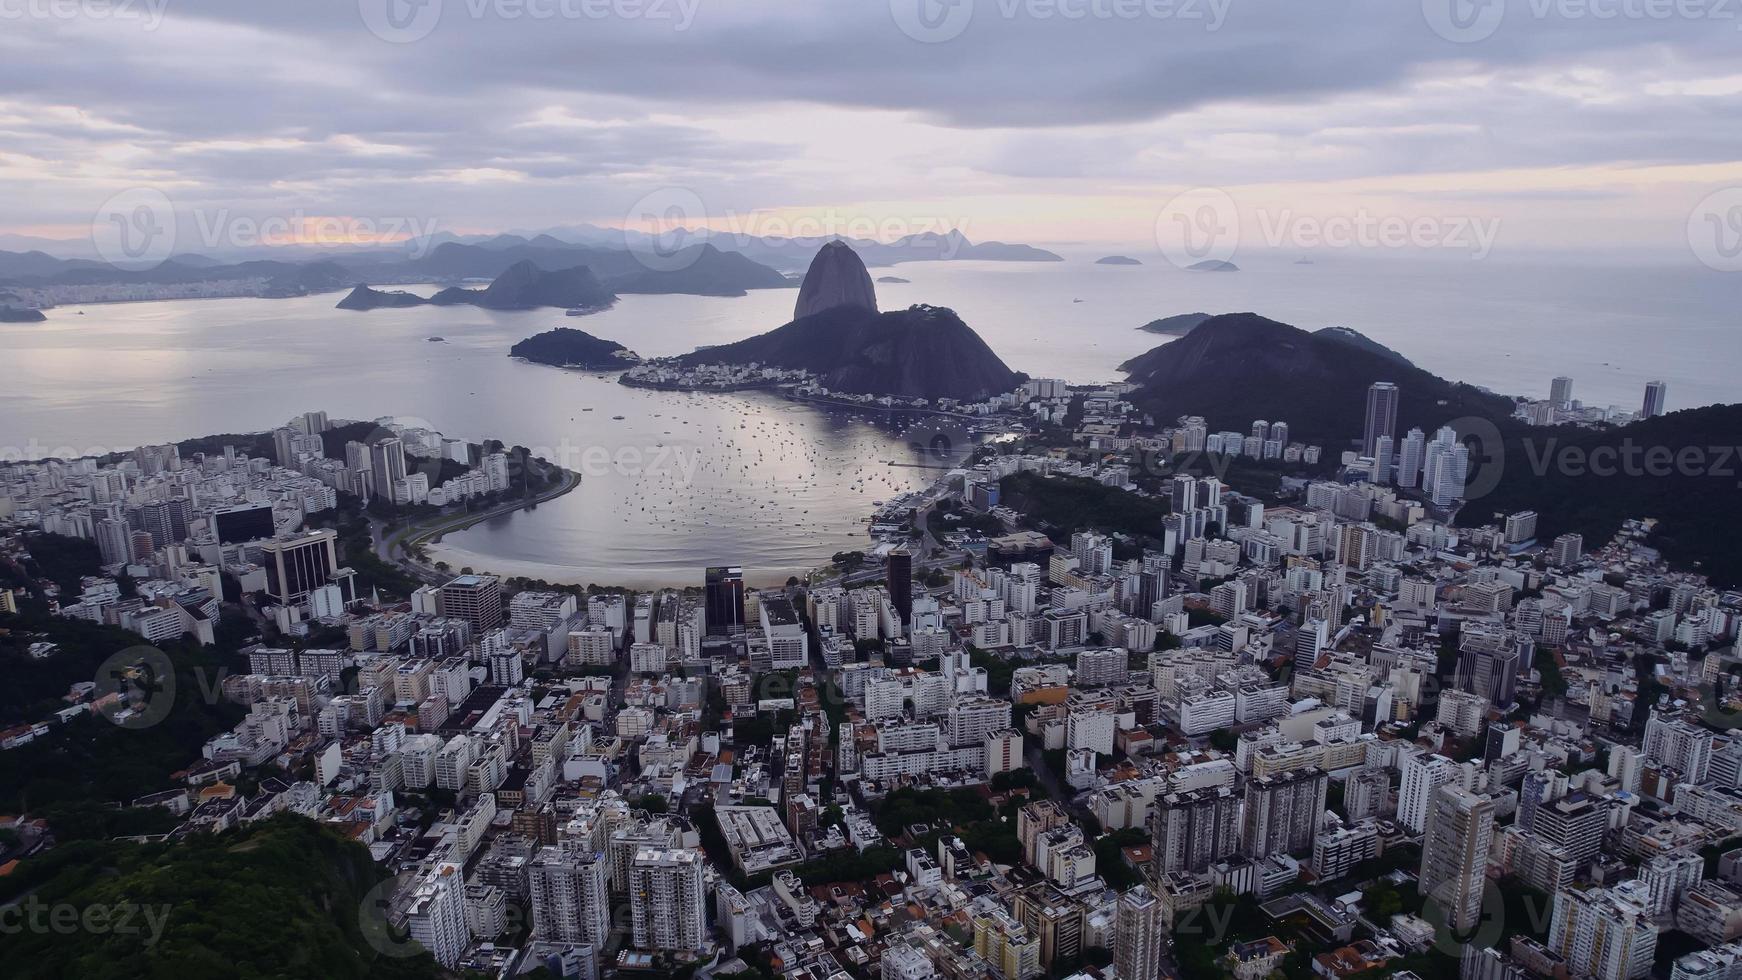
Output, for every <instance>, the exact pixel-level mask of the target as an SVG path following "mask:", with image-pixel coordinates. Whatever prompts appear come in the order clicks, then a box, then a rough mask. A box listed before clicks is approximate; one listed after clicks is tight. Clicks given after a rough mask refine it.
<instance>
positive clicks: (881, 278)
mask: <svg viewBox="0 0 1742 980" xmlns="http://www.w3.org/2000/svg"><path fill="white" fill-rule="evenodd" d="M877 281H878V282H892V283H902V284H904V283H910V282H912V281H913V280H912V279H903V278H901V277H900V276H878V277H877Z"/></svg>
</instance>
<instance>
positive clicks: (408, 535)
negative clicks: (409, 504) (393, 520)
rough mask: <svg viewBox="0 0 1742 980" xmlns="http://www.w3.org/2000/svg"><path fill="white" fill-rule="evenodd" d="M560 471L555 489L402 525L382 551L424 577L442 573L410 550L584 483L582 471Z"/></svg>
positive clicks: (389, 557) (532, 505)
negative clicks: (486, 507)
mask: <svg viewBox="0 0 1742 980" xmlns="http://www.w3.org/2000/svg"><path fill="white" fill-rule="evenodd" d="M559 472H560V473H562V476H563V479H562V483H561V484H559V485H558V486H556V487H554V488H552V489H549V490H546V491H544V492H542V493H540V494H538V495H537V496H534V497H528V498H524V499H521V500H516V501H513V502H511V503H507V504H502V505H500V506H497V507H493V508H491V509H490V510H487V511H481V512H478V513H459V514H452V515H448V516H446V517H443V518H441V519H438V520H437V521H436V522H434V523H432V524H427V525H420V524H412V525H409V526H407V527H403V528H400V529H399V530H398V531H395V532H394V533H392V534H390V535H388V536H386V537H385V538H384V539H383V540H382V543H381V551H383V552H385V554H382V555H381V557H382V558H383V559H385V560H387V561H390V562H393V563H395V564H398V565H401V566H403V567H405V568H408V569H411V570H412V571H413V572H415V573H416V574H418V575H421V576H423V577H425V578H430V577H442V576H444V575H445V573H443V572H441V571H438V570H437V569H436V568H435V566H434V564H433V563H432V564H429V565H426V564H423V563H422V562H419V561H416V560H415V559H413V558H412V557H411V556H410V554H409V552H410V550H411V549H412V548H415V547H420V546H422V545H425V544H430V543H435V542H439V540H440V539H441V538H442V537H445V536H446V535H448V534H450V533H452V532H454V531H464V530H466V529H467V528H470V527H472V526H474V525H477V524H481V523H483V522H484V521H487V520H490V519H492V518H496V517H501V516H503V515H505V514H512V513H514V512H515V511H517V510H525V509H527V508H529V507H534V506H536V505H538V504H542V503H546V502H548V501H552V500H555V499H557V498H558V497H561V496H563V495H565V494H568V493H571V492H573V491H574V489H575V488H576V487H578V486H580V485H581V475H580V474H579V473H574V472H571V471H569V470H559Z"/></svg>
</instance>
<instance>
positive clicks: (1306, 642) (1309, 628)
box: [1294, 618, 1331, 671]
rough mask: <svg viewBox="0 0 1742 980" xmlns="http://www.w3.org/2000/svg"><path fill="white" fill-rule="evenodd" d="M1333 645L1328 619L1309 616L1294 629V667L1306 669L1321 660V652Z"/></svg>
mask: <svg viewBox="0 0 1742 980" xmlns="http://www.w3.org/2000/svg"><path fill="white" fill-rule="evenodd" d="M1330 645H1331V624H1330V622H1329V621H1328V620H1324V619H1314V618H1308V619H1307V620H1306V621H1305V622H1303V623H1301V624H1300V626H1299V627H1298V628H1297V629H1296V630H1295V631H1294V669H1295V670H1297V671H1299V670H1306V669H1309V668H1311V667H1312V666H1313V665H1314V664H1316V663H1318V662H1319V654H1320V653H1321V652H1322V651H1324V649H1325V648H1326V647H1329V646H1330Z"/></svg>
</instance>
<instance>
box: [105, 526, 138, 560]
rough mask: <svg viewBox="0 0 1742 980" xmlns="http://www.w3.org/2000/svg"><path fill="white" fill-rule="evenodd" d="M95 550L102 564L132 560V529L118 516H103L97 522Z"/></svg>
mask: <svg viewBox="0 0 1742 980" xmlns="http://www.w3.org/2000/svg"><path fill="white" fill-rule="evenodd" d="M97 550H98V551H99V552H101V553H102V556H103V564H105V565H124V564H126V563H127V562H130V561H132V560H133V530H132V528H130V527H128V526H127V522H126V521H124V520H122V519H120V518H119V517H105V518H103V519H102V520H100V521H98V522H97Z"/></svg>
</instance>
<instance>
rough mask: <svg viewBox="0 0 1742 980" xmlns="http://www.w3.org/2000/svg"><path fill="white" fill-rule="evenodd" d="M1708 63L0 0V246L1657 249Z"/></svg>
mask: <svg viewBox="0 0 1742 980" xmlns="http://www.w3.org/2000/svg"><path fill="white" fill-rule="evenodd" d="M1739 52H1742V0H1486V2H1485V3H1483V2H1481V0H1477V2H1474V3H1472V2H1471V0H289V2H257V0H241V2H239V0H0V233H8V234H10V235H11V236H13V237H12V238H9V239H4V240H0V247H7V246H6V245H5V241H11V242H14V243H15V242H17V241H20V240H21V239H19V238H18V237H16V236H40V237H43V238H53V239H68V238H79V237H88V236H89V234H90V229H91V226H92V222H93V219H94V218H95V217H96V216H98V215H100V214H102V213H103V209H104V208H105V202H108V201H111V200H112V199H113V198H114V197H115V195H118V194H125V193H134V194H137V193H139V189H142V188H143V189H147V190H149V191H150V192H151V193H153V194H156V193H161V194H163V195H164V196H165V197H167V199H168V200H170V201H172V202H173V206H174V208H175V209H176V213H177V215H178V216H179V218H180V221H179V226H180V227H181V228H182V229H184V230H185V229H187V228H189V227H197V228H199V229H201V231H200V233H201V234H202V235H205V236H206V237H210V236H211V235H212V234H213V232H212V231H211V229H216V228H226V227H231V226H233V225H235V224H236V223H237V222H238V221H241V222H242V223H243V225H244V226H246V223H247V221H248V220H252V221H260V220H264V219H269V218H273V217H278V218H280V219H283V220H285V221H289V222H291V223H292V224H293V225H294V224H295V223H297V222H302V223H305V224H312V223H313V222H314V221H315V219H337V220H340V221H342V222H349V224H344V225H342V227H346V228H351V229H362V230H363V231H364V232H367V231H368V230H369V229H370V228H372V227H381V228H403V227H410V228H413V229H427V228H429V227H432V226H433V227H438V228H439V229H441V230H445V231H452V232H456V233H469V232H484V231H495V230H503V229H527V228H543V227H549V226H553V225H572V224H579V223H593V224H600V225H608V226H619V225H623V224H625V223H628V224H630V225H637V224H646V223H648V222H649V221H650V220H652V219H650V216H654V217H661V216H663V217H665V218H669V216H670V215H672V214H674V213H678V214H681V215H683V217H684V219H685V220H695V221H705V222H707V223H709V224H711V225H713V226H715V227H725V228H730V229H732V230H737V231H744V232H748V233H751V234H780V233H782V232H785V231H788V230H793V231H799V232H809V231H813V230H815V229H817V228H819V227H827V228H829V229H831V230H841V231H858V232H864V231H866V230H867V229H872V230H874V231H875V232H876V233H877V234H879V235H881V236H883V237H889V235H890V234H891V233H897V234H898V233H901V232H907V231H924V230H931V229H934V228H938V227H945V226H949V227H958V228H961V229H963V230H965V231H966V233H967V234H968V235H969V237H971V238H974V239H976V240H978V239H1003V240H1009V241H1030V242H1038V243H1071V242H1094V243H1118V244H1121V245H1128V246H1129V247H1130V248H1132V249H1140V248H1143V247H1145V246H1147V247H1148V248H1149V249H1154V248H1155V247H1156V246H1155V240H1156V234H1157V232H1156V228H1157V224H1158V218H1160V219H1165V218H1166V217H1168V216H1169V209H1170V208H1172V207H1175V205H1174V204H1173V202H1175V201H1177V200H1179V197H1178V196H1179V195H1181V194H1185V193H1195V194H1200V195H1201V194H1202V193H1203V189H1206V188H1208V189H1214V192H1215V194H1216V195H1217V196H1216V197H1215V198H1214V199H1215V200H1217V201H1224V200H1226V201H1232V202H1234V204H1235V206H1236V207H1237V208H1238V212H1239V220H1240V221H1241V222H1242V223H1243V224H1244V225H1245V226H1246V228H1247V229H1248V234H1249V235H1250V234H1252V233H1253V230H1254V229H1261V230H1259V231H1257V234H1258V235H1259V236H1260V237H1261V238H1266V239H1268V238H1279V237H1280V238H1281V239H1282V241H1281V244H1285V245H1291V246H1293V245H1300V244H1302V243H1301V242H1299V241H1296V240H1292V239H1290V238H1289V236H1294V238H1298V237H1299V236H1301V235H1308V236H1310V235H1313V234H1322V233H1326V232H1327V231H1328V232H1329V233H1333V234H1334V233H1336V232H1337V231H1338V230H1339V229H1345V230H1346V229H1350V228H1358V227H1363V226H1368V227H1381V226H1383V223H1384V222H1386V221H1390V222H1393V223H1394V224H1400V225H1403V226H1407V227H1409V228H1412V229H1415V231H1414V232H1412V234H1423V235H1426V236H1427V238H1428V239H1430V241H1429V242H1428V244H1429V245H1432V244H1433V242H1432V241H1431V239H1432V238H1433V236H1434V235H1436V234H1439V235H1451V234H1453V233H1454V232H1453V231H1452V230H1451V229H1453V228H1455V227H1456V226H1458V225H1459V224H1460V223H1463V224H1464V225H1466V226H1470V225H1473V226H1474V227H1478V228H1480V227H1483V225H1484V223H1487V222H1495V223H1498V227H1502V228H1503V229H1504V232H1503V236H1502V237H1503V239H1504V241H1505V243H1506V244H1507V245H1508V246H1509V247H1511V248H1514V249H1518V250H1532V249H1535V250H1553V251H1558V250H1568V249H1593V248H1596V249H1616V250H1654V251H1661V252H1663V253H1664V254H1670V253H1674V252H1680V253H1681V254H1683V255H1686V254H1687V252H1688V251H1689V248H1690V243H1689V238H1690V235H1693V234H1697V233H1698V231H1697V230H1698V229H1699V228H1701V227H1703V226H1704V225H1705V224H1707V223H1710V224H1711V231H1712V234H1714V235H1719V236H1722V235H1724V234H1726V233H1727V228H1728V226H1726V225H1725V221H1727V220H1732V219H1735V218H1736V217H1737V215H1742V210H1735V211H1734V212H1732V211H1731V210H1728V209H1730V208H1731V207H1732V200H1731V196H1726V194H1725V192H1726V189H1729V188H1732V187H1736V186H1739V185H1742V58H1739V57H1738V53H1739ZM1223 194H1225V195H1226V197H1225V198H1224V197H1221V196H1220V195H1223ZM1714 195H1717V196H1716V197H1714ZM1188 199H1191V198H1188ZM672 202H678V203H677V204H675V205H674V204H673V203H672ZM674 208H675V210H674ZM698 210H699V211H701V212H702V213H701V214H700V215H697V214H696V213H695V212H696V211H698ZM245 219H246V220H245ZM1339 222H1340V224H1339ZM1279 229H1280V230H1279ZM1303 229H1304V230H1303ZM1436 229H1437V230H1436ZM1734 230H1735V231H1736V232H1737V233H1738V234H1742V226H1738V227H1736V228H1735V229H1734ZM218 234H220V235H221V234H222V233H221V232H220V233H218ZM187 244H194V243H187V242H184V245H187ZM194 247H196V248H197V247H198V246H197V244H194Z"/></svg>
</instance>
